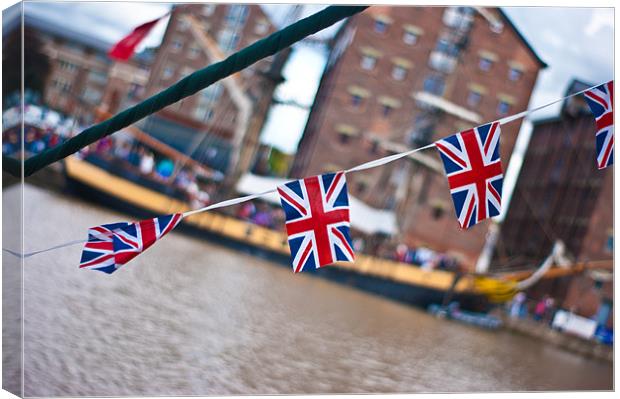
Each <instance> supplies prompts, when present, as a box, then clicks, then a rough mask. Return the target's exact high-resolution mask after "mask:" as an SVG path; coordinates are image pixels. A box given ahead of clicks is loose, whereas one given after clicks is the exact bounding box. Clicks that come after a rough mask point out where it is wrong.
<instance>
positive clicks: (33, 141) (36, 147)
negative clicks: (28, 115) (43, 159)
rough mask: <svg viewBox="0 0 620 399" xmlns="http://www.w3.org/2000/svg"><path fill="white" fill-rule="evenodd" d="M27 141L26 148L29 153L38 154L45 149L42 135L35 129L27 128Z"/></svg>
mask: <svg viewBox="0 0 620 399" xmlns="http://www.w3.org/2000/svg"><path fill="white" fill-rule="evenodd" d="M25 141H26V142H25V148H26V151H28V152H31V153H33V154H38V153H40V152H41V151H43V150H44V149H45V142H44V141H43V140H42V138H41V135H40V134H39V132H38V131H37V129H36V128H34V127H29V128H27V130H26V140H25Z"/></svg>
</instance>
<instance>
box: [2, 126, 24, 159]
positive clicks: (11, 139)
mask: <svg viewBox="0 0 620 399" xmlns="http://www.w3.org/2000/svg"><path fill="white" fill-rule="evenodd" d="M19 147H20V146H19V138H18V133H17V132H16V131H13V130H11V131H9V132H8V134H7V135H6V138H5V139H3V140H2V153H3V154H4V155H13V154H14V153H16V152H17V151H19V149H20V148H19Z"/></svg>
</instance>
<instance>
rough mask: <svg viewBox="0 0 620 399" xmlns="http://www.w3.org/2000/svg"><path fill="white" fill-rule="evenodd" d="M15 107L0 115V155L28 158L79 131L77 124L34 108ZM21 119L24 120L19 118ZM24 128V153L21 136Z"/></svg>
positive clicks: (33, 106)
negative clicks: (0, 137) (0, 132)
mask: <svg viewBox="0 0 620 399" xmlns="http://www.w3.org/2000/svg"><path fill="white" fill-rule="evenodd" d="M20 110H21V107H19V106H16V107H12V108H9V109H6V110H4V111H3V112H2V127H3V131H2V154H3V155H6V156H11V157H16V158H27V157H30V156H32V155H36V154H38V153H40V152H43V151H44V150H46V149H48V148H52V147H55V146H57V145H58V144H60V143H62V142H64V141H66V140H67V139H69V138H70V137H71V136H73V135H74V134H75V132H76V131H78V130H79V129H80V128H81V125H80V123H79V122H78V121H76V120H75V119H73V118H66V117H63V116H62V115H61V114H59V113H58V112H56V111H53V110H50V109H48V108H45V107H40V106H37V105H25V106H24V112H23V113H22V112H20ZM22 117H23V118H22ZM22 119H23V124H24V148H23V149H24V153H23V154H22V143H21V140H20V132H21V130H22Z"/></svg>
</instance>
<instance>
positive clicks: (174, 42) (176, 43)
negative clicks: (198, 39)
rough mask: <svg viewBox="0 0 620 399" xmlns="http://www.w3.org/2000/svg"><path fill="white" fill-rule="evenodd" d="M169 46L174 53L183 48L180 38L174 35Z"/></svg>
mask: <svg viewBox="0 0 620 399" xmlns="http://www.w3.org/2000/svg"><path fill="white" fill-rule="evenodd" d="M170 47H171V50H172V51H174V52H175V53H178V52H179V51H181V49H182V48H183V41H182V40H181V39H180V38H178V37H175V38H173V39H172V43H171V44H170Z"/></svg>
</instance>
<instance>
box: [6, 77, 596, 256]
mask: <svg viewBox="0 0 620 399" xmlns="http://www.w3.org/2000/svg"><path fill="white" fill-rule="evenodd" d="M600 85H601V83H600V84H597V85H594V86H591V87H588V88H587V89H583V90H581V91H578V92H576V93H572V94H569V95H568V96H564V97H562V98H560V99H557V100H554V101H551V102H549V103H547V104H543V105H541V106H538V107H535V108H531V109H527V110H525V111H522V112H519V113H518V114H513V115H509V116H506V117H504V118H501V119H498V120H495V121H493V122H489V123H494V122H499V124H500V125H505V124H507V123H510V122H513V121H516V120H518V119H521V118H524V117H526V116H528V115H529V114H532V113H534V112H536V111H540V110H541V109H544V108H547V107H550V106H552V105H554V104H557V103H559V102H562V101H564V100H567V99H569V98H571V97H575V96H577V95H580V94H583V93H585V92H586V91H589V90H592V89H594V88H596V87H598V86H600ZM485 124H488V123H485ZM432 147H435V143H431V144H428V145H426V146H424V147H419V148H415V149H412V150H407V151H404V152H400V153H397V154H392V155H388V156H386V157H383V158H379V159H375V160H372V161H369V162H365V163H363V164H361V165H357V166H353V167H352V168H349V169H347V170H345V171H344V172H345V173H351V172H359V171H362V170H367V169H371V168H376V167H378V166H382V165H385V164H388V163H390V162H394V161H397V160H399V159H401V158H404V157H406V156H409V155H411V154H414V153H416V152H418V151H423V150H427V149H429V148H432ZM292 181H294V180H292ZM276 191H277V187H274V188H272V189H270V190H267V191H263V192H262V193H258V194H252V195H246V196H243V197H238V198H232V199H228V200H225V201H221V202H218V203H215V204H211V205H208V206H205V207H203V208H199V209H194V210H191V211H187V212H184V213H183V217H187V216H191V215H195V214H197V213H201V212H206V211H210V210H213V209H217V208H223V207H226V206H231V205H237V204H240V203H242V202H246V201H250V200H253V199H256V198H260V197H263V196H265V195H267V194H271V193H275V192H276ZM86 241H87V240H74V241H69V242H66V243H63V244H59V245H56V246H53V247H50V248H46V249H42V250H39V251H33V252H27V253H24V254H20V253H19V252H16V251H12V250H10V249H6V248H2V250H3V251H4V252H7V253H9V254H11V255H13V256H16V257H18V258H28V257H30V256H33V255H37V254H40V253H44V252H49V251H52V250H55V249H58V248H64V247H68V246H71V245H75V244H80V243H84V242H86Z"/></svg>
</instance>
